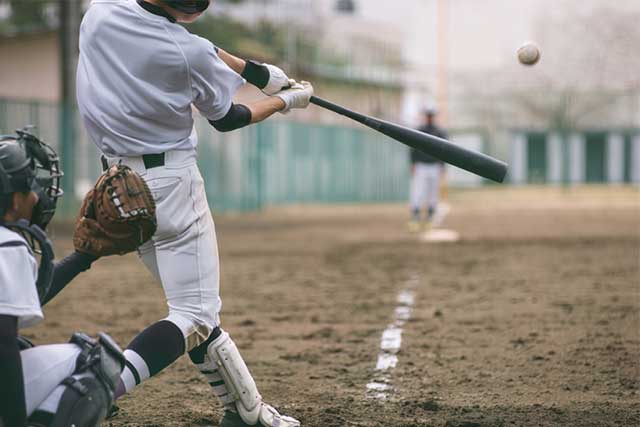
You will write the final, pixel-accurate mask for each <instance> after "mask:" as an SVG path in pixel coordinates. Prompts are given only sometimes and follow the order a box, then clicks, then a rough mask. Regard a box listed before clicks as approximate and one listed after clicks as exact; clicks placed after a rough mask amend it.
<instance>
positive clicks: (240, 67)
mask: <svg viewBox="0 0 640 427" xmlns="http://www.w3.org/2000/svg"><path fill="white" fill-rule="evenodd" d="M218 56H219V57H220V59H222V61H223V62H224V63H225V64H227V65H228V66H229V68H231V69H232V70H233V71H235V72H236V73H238V74H242V72H243V71H244V69H245V67H246V65H247V61H245V60H244V59H242V58H238V57H237V56H234V55H232V54H230V53H228V52H226V51H224V50H222V49H220V48H218Z"/></svg>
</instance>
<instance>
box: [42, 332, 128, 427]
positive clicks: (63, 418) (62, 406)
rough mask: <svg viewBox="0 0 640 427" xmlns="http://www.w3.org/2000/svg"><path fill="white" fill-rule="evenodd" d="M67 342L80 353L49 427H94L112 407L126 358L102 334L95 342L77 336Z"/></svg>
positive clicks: (65, 381)
mask: <svg viewBox="0 0 640 427" xmlns="http://www.w3.org/2000/svg"><path fill="white" fill-rule="evenodd" d="M70 342H71V343H73V344H76V345H78V346H79V347H80V348H81V349H82V351H81V353H80V354H79V355H78V359H77V361H76V370H75V372H74V373H73V375H72V376H70V377H68V378H66V379H65V380H64V381H63V382H62V384H61V385H64V386H65V389H64V391H63V393H62V396H61V398H60V402H59V404H58V410H57V411H56V413H55V414H54V415H53V419H52V421H51V423H50V427H67V426H71V425H72V426H75V427H93V426H96V425H98V424H99V423H100V422H101V421H102V420H104V418H105V417H106V415H107V411H108V410H109V408H110V407H111V405H112V403H113V393H114V390H115V387H116V385H117V383H118V379H119V378H120V373H121V372H122V369H123V368H124V363H125V357H124V354H123V353H122V350H121V349H120V347H119V346H118V345H117V344H116V343H115V341H113V339H111V337H109V336H108V335H106V334H104V333H100V334H99V335H98V339H97V340H94V339H92V338H90V337H88V336H87V335H85V334H80V333H76V334H74V335H73V337H72V338H71V340H70Z"/></svg>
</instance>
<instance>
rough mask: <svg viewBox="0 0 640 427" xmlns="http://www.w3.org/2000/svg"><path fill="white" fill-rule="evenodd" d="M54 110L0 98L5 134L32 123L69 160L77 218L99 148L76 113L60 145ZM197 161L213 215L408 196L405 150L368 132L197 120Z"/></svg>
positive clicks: (65, 208) (65, 209)
mask: <svg viewBox="0 0 640 427" xmlns="http://www.w3.org/2000/svg"><path fill="white" fill-rule="evenodd" d="M59 114H60V111H59V108H58V106H57V105H55V104H46V103H30V102H16V101H13V100H11V101H9V100H0V132H1V133H12V132H13V131H14V130H15V129H16V128H20V127H23V126H24V125H26V124H32V125H34V126H36V127H37V134H38V135H39V136H40V137H41V138H42V139H44V140H45V141H47V142H48V143H50V144H51V145H53V146H54V147H55V148H56V150H57V151H58V153H63V152H64V153H74V155H73V156H72V158H71V159H69V158H63V159H62V160H63V167H64V169H65V171H66V173H67V175H68V177H72V179H66V180H65V191H66V197H65V201H64V203H63V205H62V207H61V212H62V213H63V214H67V215H72V214H73V212H75V209H76V207H77V203H78V199H79V197H81V196H82V195H83V194H84V192H85V191H86V190H87V189H88V188H89V186H90V185H91V184H92V183H93V182H94V181H95V179H96V178H97V177H98V175H99V174H100V165H99V161H98V155H99V153H98V150H97V149H96V147H95V146H94V145H93V144H92V143H91V142H90V141H89V140H88V137H87V135H86V133H85V132H84V129H83V128H82V125H81V124H80V122H79V120H78V119H77V114H76V125H75V127H76V129H75V130H76V132H75V133H76V135H78V138H77V141H75V143H70V141H65V142H64V143H63V144H66V145H65V146H63V145H62V144H61V143H60V141H59V139H60V137H59V135H62V134H64V133H62V132H60V129H59V125H58V124H59V123H60V117H59ZM196 129H197V131H198V135H199V140H200V145H199V163H200V168H201V170H202V174H203V176H204V179H205V182H206V188H207V196H208V198H209V202H210V205H211V206H212V208H213V209H214V210H215V211H218V212H221V211H248V210H257V209H260V208H262V207H263V206H267V205H277V204H291V203H341V202H392V201H403V200H406V199H407V195H408V186H409V185H408V181H409V165H408V152H407V149H406V148H405V147H404V146H403V145H401V144H398V143H396V142H393V141H391V140H389V139H388V138H386V137H384V136H381V135H379V134H377V133H375V132H372V131H369V130H367V129H363V128H355V127H354V128H351V127H340V126H328V125H313V124H308V123H298V122H294V121H288V120H283V119H280V118H276V119H275V120H270V121H268V122H265V123H262V124H259V125H256V126H251V127H248V128H245V129H241V130H239V131H235V132H231V133H227V134H220V133H218V132H216V131H215V130H214V129H213V128H212V127H211V126H210V125H209V124H208V123H207V122H206V121H204V120H198V121H197V122H196Z"/></svg>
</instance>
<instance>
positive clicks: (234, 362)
mask: <svg viewBox="0 0 640 427" xmlns="http://www.w3.org/2000/svg"><path fill="white" fill-rule="evenodd" d="M207 353H208V354H209V357H211V360H213V361H214V362H215V363H216V365H218V372H219V373H220V376H221V377H222V380H223V381H224V383H225V385H226V386H227V389H228V391H229V393H230V394H231V395H232V396H233V397H234V400H235V402H236V408H237V409H238V413H239V414H240V417H242V419H243V421H244V422H245V423H247V424H249V425H256V424H257V423H258V420H259V418H260V408H261V403H262V396H260V393H258V387H256V383H255V381H254V380H253V377H252V376H251V373H250V372H249V368H247V365H246V364H245V363H244V360H243V359H242V356H241V355H240V352H239V351H238V348H237V347H236V345H235V343H234V342H233V340H232V339H231V337H229V334H228V333H226V332H225V331H222V334H221V335H220V336H219V337H218V338H216V340H215V341H213V342H212V343H211V344H209V347H208V348H207Z"/></svg>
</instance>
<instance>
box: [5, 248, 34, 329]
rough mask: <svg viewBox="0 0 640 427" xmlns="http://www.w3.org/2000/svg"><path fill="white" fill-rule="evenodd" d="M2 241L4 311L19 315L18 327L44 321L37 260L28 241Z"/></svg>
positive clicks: (8, 313)
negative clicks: (20, 242)
mask: <svg viewBox="0 0 640 427" xmlns="http://www.w3.org/2000/svg"><path fill="white" fill-rule="evenodd" d="M12 243H13V244H5V245H0V314H4V315H8V316H15V317H17V318H18V328H25V327H28V326H32V325H34V324H36V323H38V322H40V321H41V320H42V319H43V318H44V316H43V314H42V309H41V308H40V300H39V299H38V291H37V289H36V278H37V274H38V270H37V265H36V260H35V259H34V257H33V255H32V254H31V252H30V251H29V249H28V248H27V246H26V245H25V244H19V243H14V242H12Z"/></svg>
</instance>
